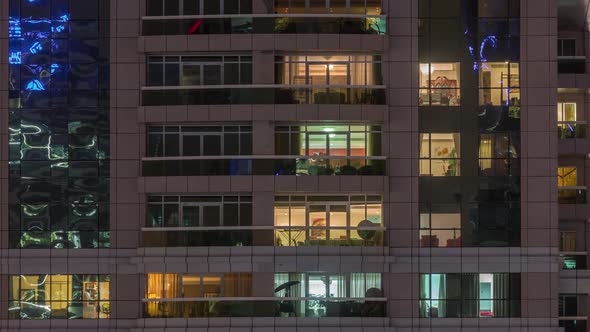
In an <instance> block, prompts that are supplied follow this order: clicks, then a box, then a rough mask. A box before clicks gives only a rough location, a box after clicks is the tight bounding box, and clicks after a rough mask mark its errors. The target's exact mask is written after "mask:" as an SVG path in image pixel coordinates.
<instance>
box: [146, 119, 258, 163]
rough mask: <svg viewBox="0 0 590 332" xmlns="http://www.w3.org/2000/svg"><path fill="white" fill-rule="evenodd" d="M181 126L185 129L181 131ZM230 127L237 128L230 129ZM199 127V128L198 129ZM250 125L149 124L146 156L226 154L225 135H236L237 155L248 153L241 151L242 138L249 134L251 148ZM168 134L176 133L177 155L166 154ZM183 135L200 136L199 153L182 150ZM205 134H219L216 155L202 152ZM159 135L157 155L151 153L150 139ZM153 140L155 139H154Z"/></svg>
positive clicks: (251, 131)
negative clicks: (160, 147)
mask: <svg viewBox="0 0 590 332" xmlns="http://www.w3.org/2000/svg"><path fill="white" fill-rule="evenodd" d="M183 128H184V129H185V131H183ZM191 128H198V129H197V130H191ZM207 128H211V129H212V128H220V129H221V130H219V131H217V130H211V129H210V130H211V131H207ZM231 128H237V129H235V130H231ZM199 129H201V130H199ZM252 134H253V130H252V126H251V125H239V124H236V125H231V124H220V125H215V124H207V125H190V124H187V125H162V126H158V125H150V126H148V128H147V134H146V140H147V142H146V146H147V151H146V154H147V157H190V156H212V157H214V156H226V154H225V140H226V135H237V136H238V147H237V148H238V156H241V155H249V154H251V152H252V151H242V145H243V144H242V140H244V139H247V137H248V135H249V136H250V138H249V139H250V150H251V149H252ZM168 135H176V136H177V139H178V155H167V153H166V139H167V136H168ZM185 136H200V137H201V139H200V154H199V155H192V154H186V153H185V151H184V139H183V138H184V137H185ZM207 136H219V137H220V151H219V154H216V155H208V154H205V153H204V146H205V142H204V139H202V138H204V137H207ZM155 137H159V138H160V139H161V141H160V144H161V146H162V152H161V153H160V154H159V155H151V152H152V151H151V144H150V140H151V139H155ZM154 142H155V141H154Z"/></svg>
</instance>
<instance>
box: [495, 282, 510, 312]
mask: <svg viewBox="0 0 590 332" xmlns="http://www.w3.org/2000/svg"><path fill="white" fill-rule="evenodd" d="M509 276H510V275H509V274H508V273H495V274H494V277H493V280H494V283H493V286H492V287H493V289H492V297H493V308H494V316H495V317H510V310H509V308H510V306H509V300H510V293H509V292H510V282H509Z"/></svg>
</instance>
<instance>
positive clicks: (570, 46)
mask: <svg viewBox="0 0 590 332" xmlns="http://www.w3.org/2000/svg"><path fill="white" fill-rule="evenodd" d="M575 55H576V40H575V39H559V40H558V41H557V56H575Z"/></svg>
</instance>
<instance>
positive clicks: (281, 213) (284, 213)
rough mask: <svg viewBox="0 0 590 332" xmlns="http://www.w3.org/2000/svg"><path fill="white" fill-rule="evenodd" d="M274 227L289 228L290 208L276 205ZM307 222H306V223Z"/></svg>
mask: <svg viewBox="0 0 590 332" xmlns="http://www.w3.org/2000/svg"><path fill="white" fill-rule="evenodd" d="M274 214H275V217H274V220H275V221H274V225H275V226H289V206H288V205H283V206H280V205H275V207H274ZM304 222H305V221H304Z"/></svg>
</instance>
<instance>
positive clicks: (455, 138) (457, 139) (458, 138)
mask: <svg viewBox="0 0 590 332" xmlns="http://www.w3.org/2000/svg"><path fill="white" fill-rule="evenodd" d="M453 141H454V143H455V151H456V152H457V158H460V157H461V134H458V133H455V134H453Z"/></svg>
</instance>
